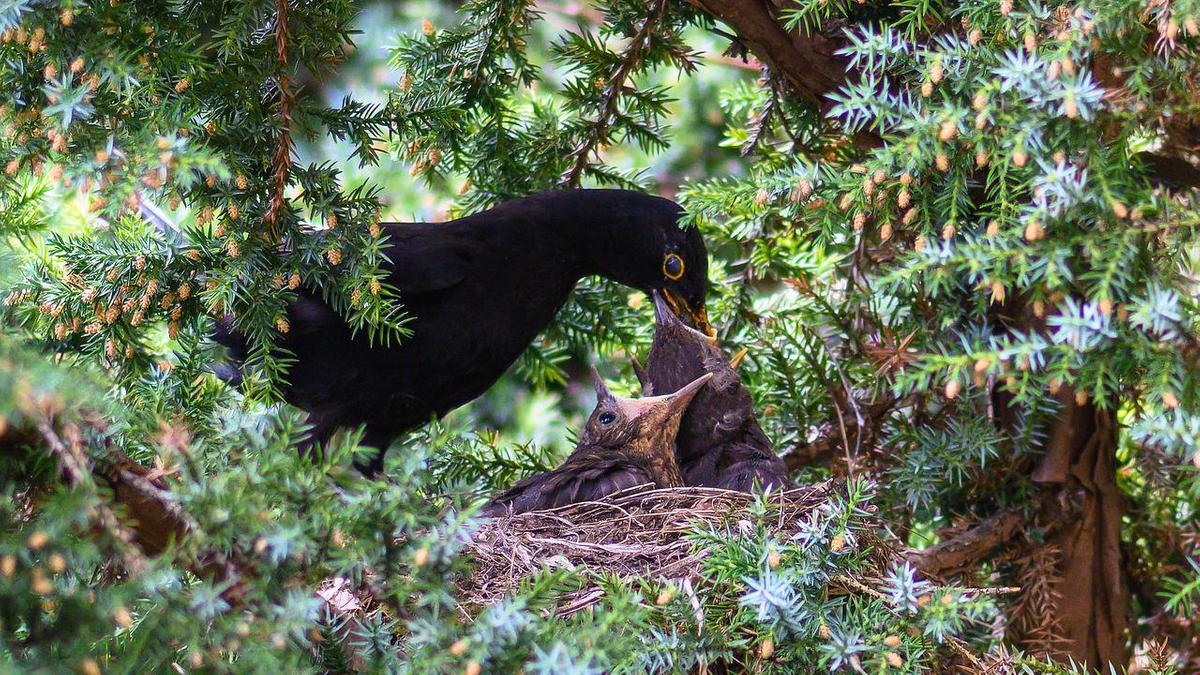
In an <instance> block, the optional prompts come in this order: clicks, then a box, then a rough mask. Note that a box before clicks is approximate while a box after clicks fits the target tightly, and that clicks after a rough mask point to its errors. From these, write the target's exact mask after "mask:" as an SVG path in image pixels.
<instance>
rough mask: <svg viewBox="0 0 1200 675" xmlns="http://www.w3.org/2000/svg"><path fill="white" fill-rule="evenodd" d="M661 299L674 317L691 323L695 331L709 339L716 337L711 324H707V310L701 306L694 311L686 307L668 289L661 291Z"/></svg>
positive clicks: (679, 298) (688, 306)
mask: <svg viewBox="0 0 1200 675" xmlns="http://www.w3.org/2000/svg"><path fill="white" fill-rule="evenodd" d="M662 292H663V298H664V299H665V300H666V301H667V305H669V306H670V307H671V311H672V312H675V316H678V317H682V318H685V319H687V320H688V321H691V323H692V325H693V326H695V327H696V330H698V331H700V332H701V333H704V334H705V335H707V336H708V337H710V338H714V339H715V338H716V337H717V331H716V330H714V329H713V327H712V324H711V323H709V322H708V310H707V309H705V308H704V307H703V306H701V307H700V308H699V309H694V308H692V307H691V306H690V305H688V303H687V301H686V300H684V299H683V298H681V297H679V296H677V295H675V294H674V293H672V292H671V291H670V289H666V288H664V289H662Z"/></svg>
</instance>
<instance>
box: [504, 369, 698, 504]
mask: <svg viewBox="0 0 1200 675" xmlns="http://www.w3.org/2000/svg"><path fill="white" fill-rule="evenodd" d="M710 377H712V376H711V375H709V374H707V373H705V374H704V375H701V376H700V377H698V378H696V379H695V380H693V381H691V382H689V383H688V384H686V385H684V386H683V387H681V388H680V389H679V390H678V391H676V392H675V393H673V394H669V395H667V396H653V397H647V398H640V399H629V398H620V397H618V396H613V395H612V394H611V393H610V392H609V391H608V387H606V386H605V385H604V380H602V379H600V374H599V373H597V372H596V370H595V369H594V368H593V369H592V383H593V385H594V386H595V388H596V408H595V410H593V411H592V415H591V417H589V418H588V421H587V424H586V425H585V426H584V428H583V436H582V438H580V440H579V445H577V446H576V447H575V451H574V452H572V453H571V456H570V457H567V459H566V461H565V462H563V463H562V465H561V466H559V467H558V468H557V469H554V470H553V471H547V472H545V473H540V474H536V475H533V476H530V477H528V478H526V479H524V480H521V481H518V482H517V483H515V484H514V485H513V486H512V487H511V488H509V489H508V490H506V491H505V492H503V493H501V494H500V495H498V496H497V497H495V498H494V499H493V500H492V501H491V502H490V503H489V504H488V505H487V506H486V507H484V510H483V512H482V513H483V515H485V516H497V515H501V514H503V513H506V512H508V511H512V512H513V513H524V512H526V511H538V510H542V509H552V508H556V507H559V506H566V505H567V504H574V503H576V502H586V501H592V500H596V499H600V498H602V497H606V496H608V495H611V494H613V493H614V492H620V491H621V490H626V489H629V488H632V487H637V486H638V485H644V484H646V483H653V484H654V486H655V487H660V488H661V487H679V486H681V485H683V479H682V477H681V476H680V475H679V466H678V465H677V464H676V463H675V432H676V431H678V430H679V418H680V416H681V415H682V414H683V411H684V410H685V409H686V408H687V406H688V403H689V402H691V400H692V397H693V396H695V395H696V392H698V391H700V389H701V388H702V387H703V386H704V383H705V382H707V381H708V380H709V378H710Z"/></svg>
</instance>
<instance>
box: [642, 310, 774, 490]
mask: <svg viewBox="0 0 1200 675" xmlns="http://www.w3.org/2000/svg"><path fill="white" fill-rule="evenodd" d="M654 318H655V324H654V343H653V346H652V347H651V348H650V355H649V356H648V357H647V359H646V368H645V369H644V370H643V369H642V368H641V367H640V366H637V364H636V363H635V364H634V365H635V370H636V371H637V375H638V379H639V380H641V382H642V393H644V394H648V395H653V394H655V393H657V392H659V391H673V390H674V388H676V387H678V386H679V385H680V384H681V383H683V382H687V381H690V380H692V379H693V378H695V377H697V376H699V375H702V374H710V375H712V382H710V383H709V385H708V386H707V387H705V388H704V390H703V391H701V392H700V393H698V394H697V395H696V400H695V402H693V403H692V405H691V406H689V407H688V409H687V412H686V413H685V414H684V415H683V420H682V422H681V424H680V427H679V434H678V437H677V438H676V443H675V445H676V448H678V453H679V470H680V472H681V473H682V474H683V482H684V484H685V485H700V486H706V487H719V488H726V489H729V490H740V491H742V492H750V491H751V490H752V489H753V488H754V484H755V481H757V482H758V485H759V487H761V488H768V487H781V486H785V485H787V467H786V466H785V465H784V463H783V460H782V459H780V458H779V456H778V455H776V454H775V451H774V450H773V449H772V448H771V442H770V441H769V440H767V436H766V434H764V433H763V430H762V428H761V427H760V426H759V425H758V419H757V418H756V417H755V414H754V401H753V400H752V399H751V398H750V392H749V391H747V390H746V387H744V386H742V382H741V378H740V377H739V376H738V373H737V370H736V366H737V362H739V361H740V360H741V356H742V355H739V356H737V357H735V359H734V363H732V364H731V363H730V361H729V359H728V358H727V357H726V356H725V353H724V352H723V351H721V348H720V347H718V346H717V344H716V342H715V340H713V339H712V338H710V337H708V336H707V335H705V334H704V333H701V332H699V331H697V330H695V329H692V328H690V327H688V326H686V325H685V324H684V323H683V322H682V321H680V320H679V319H677V318H675V315H674V313H673V312H672V311H671V309H670V308H669V307H668V306H667V303H666V302H665V301H664V300H663V298H662V297H660V296H659V295H658V294H657V293H655V294H654Z"/></svg>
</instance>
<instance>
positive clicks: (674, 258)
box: [663, 253, 683, 281]
mask: <svg viewBox="0 0 1200 675" xmlns="http://www.w3.org/2000/svg"><path fill="white" fill-rule="evenodd" d="M663 276H665V277H666V278H668V279H670V280H671V281H678V280H679V278H680V277H682V276H683V258H680V257H679V256H678V255H677V254H675V253H668V254H667V257H665V258H663Z"/></svg>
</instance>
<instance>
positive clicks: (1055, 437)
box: [1012, 387, 1130, 670]
mask: <svg viewBox="0 0 1200 675" xmlns="http://www.w3.org/2000/svg"><path fill="white" fill-rule="evenodd" d="M1058 399H1059V403H1060V404H1061V406H1062V407H1061V409H1060V412H1059V416H1058V420H1057V422H1056V423H1055V425H1054V427H1053V428H1052V430H1051V432H1050V436H1049V438H1048V439H1047V443H1046V454H1045V456H1044V457H1043V458H1042V461H1041V463H1040V464H1039V465H1038V466H1037V468H1036V469H1035V470H1034V473H1033V476H1032V479H1033V481H1034V482H1035V483H1040V484H1042V485H1045V486H1046V487H1047V489H1050V490H1052V491H1053V492H1054V494H1053V495H1052V496H1053V501H1054V502H1055V503H1057V505H1058V506H1059V507H1060V508H1061V513H1060V514H1059V515H1058V518H1060V519H1061V522H1059V523H1058V524H1057V526H1056V527H1054V528H1053V534H1052V535H1051V536H1050V537H1049V538H1048V539H1047V541H1046V542H1045V544H1043V546H1044V547H1052V548H1053V549H1055V550H1056V551H1057V560H1058V562H1057V569H1056V570H1055V579H1054V580H1053V582H1052V588H1053V596H1054V602H1055V605H1056V607H1055V612H1054V615H1055V617H1056V618H1057V620H1058V629H1059V632H1060V637H1061V638H1063V643H1062V650H1063V652H1064V655H1069V656H1070V657H1072V658H1074V659H1075V660H1076V661H1086V662H1087V663H1088V665H1089V666H1091V667H1092V668H1105V669H1106V666H1107V665H1108V664H1112V665H1113V666H1114V667H1116V668H1117V669H1118V670H1119V669H1121V668H1122V667H1125V666H1127V665H1128V663H1129V648H1128V646H1127V640H1128V632H1129V627H1130V626H1129V586H1128V582H1127V580H1126V578H1125V573H1124V569H1123V567H1122V561H1121V539H1120V537H1121V515H1122V504H1121V495H1120V492H1119V491H1118V489H1117V481H1116V467H1115V452H1116V446H1117V423H1116V420H1115V416H1114V413H1113V412H1112V411H1111V410H1099V409H1098V408H1097V407H1096V406H1095V405H1093V404H1091V403H1085V404H1083V405H1079V404H1077V403H1076V401H1075V392H1074V391H1072V390H1070V389H1069V388H1067V387H1064V388H1063V390H1062V391H1061V392H1060V393H1059V395H1058ZM1012 637H1014V638H1015V639H1016V640H1017V641H1021V639H1022V638H1024V637H1025V636H1022V635H1013V636H1012Z"/></svg>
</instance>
